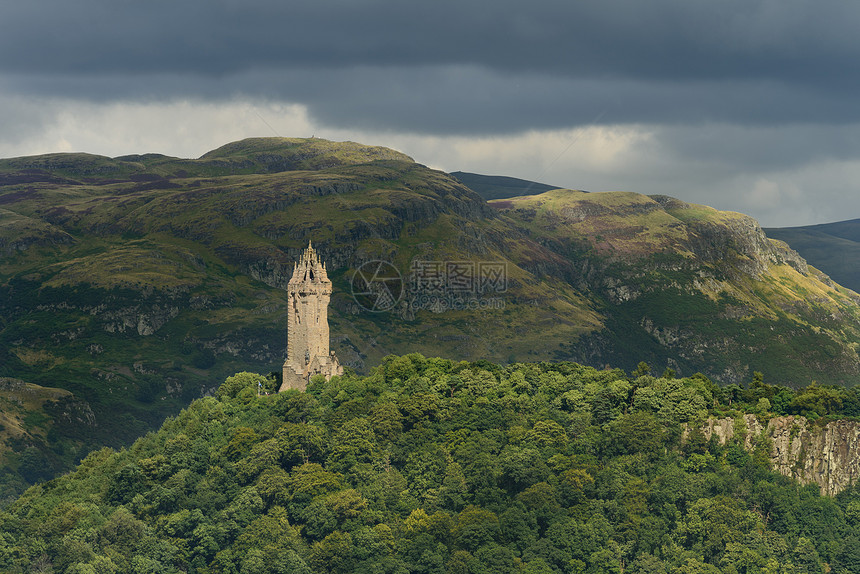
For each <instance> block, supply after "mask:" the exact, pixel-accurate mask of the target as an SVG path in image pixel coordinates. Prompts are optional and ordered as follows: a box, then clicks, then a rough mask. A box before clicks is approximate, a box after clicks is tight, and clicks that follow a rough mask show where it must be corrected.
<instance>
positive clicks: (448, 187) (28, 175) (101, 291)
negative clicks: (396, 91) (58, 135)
mask: <svg viewBox="0 0 860 574" xmlns="http://www.w3.org/2000/svg"><path fill="white" fill-rule="evenodd" d="M308 241H312V242H313V244H314V246H315V248H316V249H317V250H318V252H319V253H320V255H321V258H322V259H323V261H325V262H326V264H327V268H328V270H329V276H330V278H331V279H332V281H333V283H334V290H335V293H334V296H333V298H332V305H331V309H330V312H329V317H330V322H331V332H332V334H333V340H332V348H333V349H334V350H335V351H336V352H337V355H338V357H340V359H341V361H342V362H343V363H345V364H346V365H347V366H349V367H351V368H352V369H354V370H356V371H357V372H360V373H361V372H366V371H367V369H368V366H369V365H373V364H377V363H378V362H379V361H380V360H381V359H382V357H384V356H386V355H388V354H391V353H401V354H402V353H406V352H412V351H415V350H420V351H421V352H423V353H425V354H428V355H439V356H449V357H452V358H454V359H457V360H460V359H464V360H473V361H474V360H481V359H483V360H491V361H495V362H499V363H505V362H515V361H522V360H528V361H540V360H575V361H579V362H582V363H586V364H589V365H594V366H603V365H605V364H613V365H618V366H619V367H620V368H623V369H627V370H632V369H634V368H635V367H636V365H637V364H638V363H639V362H640V361H647V362H649V363H650V364H653V365H658V366H659V368H660V369H663V368H666V367H670V368H671V369H673V370H675V371H676V372H678V373H680V374H683V375H689V374H692V373H695V372H696V371H701V372H702V373H704V374H706V375H707V376H709V377H712V378H713V379H715V380H718V381H720V382H723V383H736V384H742V383H744V382H746V381H749V380H751V378H752V373H753V371H754V370H757V371H761V372H763V373H764V376H765V378H766V380H769V381H775V382H780V383H785V384H790V385H796V386H799V385H805V384H807V383H808V382H809V381H811V380H818V381H819V382H822V383H843V384H850V383H852V382H856V381H857V379H858V375H860V359H858V356H857V353H856V350H855V349H856V346H857V344H858V343H860V332H859V331H858V325H860V323H858V321H860V313H858V306H857V297H858V296H857V295H856V294H855V293H853V292H852V291H849V290H847V289H845V288H843V287H841V286H839V285H838V284H836V283H834V282H833V281H832V280H830V279H829V278H828V277H827V276H826V275H825V274H823V273H821V272H820V271H818V270H816V269H815V268H813V267H811V266H809V265H808V264H807V263H806V262H805V261H804V260H803V259H802V258H801V257H800V256H798V255H797V253H795V252H794V251H792V250H791V249H789V248H788V247H787V246H786V245H785V244H784V243H781V242H778V241H773V240H771V239H768V238H767V237H766V236H765V234H764V233H763V232H762V230H761V228H760V227H759V226H758V224H757V223H756V222H755V221H754V220H752V219H751V218H749V217H746V216H743V215H741V214H734V213H727V212H720V211H717V210H714V209H711V208H708V207H705V206H696V205H690V204H686V203H683V202H681V201H679V200H675V199H671V198H666V197H647V196H643V195H638V194H635V193H620V192H618V193H585V192H581V191H576V190H551V191H545V192H543V193H540V194H536V195H531V196H528V197H521V198H508V199H503V200H496V201H492V202H489V203H488V202H486V201H485V200H484V199H483V198H482V197H481V196H480V195H478V194H477V193H476V192H475V191H473V190H472V189H470V188H469V187H467V186H466V185H464V184H463V183H462V182H460V181H458V180H457V179H455V178H453V177H451V176H450V175H448V174H445V173H443V172H440V171H436V170H432V169H429V168H427V167H425V166H423V165H421V164H418V163H416V162H415V161H413V160H412V159H411V158H409V157H408V156H406V155H404V154H401V153H399V152H396V151H393V150H389V149H386V148H380V147H372V146H364V145H361V144H357V143H351V142H330V141H326V140H321V139H317V138H310V139H287V138H259V139H250V140H243V141H241V142H234V143H231V144H228V145H225V146H223V147H221V148H219V149H217V150H214V151H212V152H209V153H207V154H204V155H203V156H202V157H200V158H198V159H180V158H171V157H167V156H163V155H158V154H145V155H129V156H123V157H119V158H106V157H102V156H95V155H89V154H50V155H45V156H35V157H25V158H13V159H5V160H0V376H5V377H13V378H16V379H18V380H21V381H23V382H24V383H29V384H35V385H40V386H42V387H46V388H58V389H63V390H66V391H69V392H71V393H73V396H74V400H76V401H79V402H80V404H81V405H85V406H86V408H89V409H90V410H91V412H92V414H93V418H92V421H91V422H92V424H91V425H87V426H86V428H85V429H84V430H85V431H86V432H78V433H77V434H75V433H72V432H71V431H70V430H69V429H62V428H58V429H57V430H55V431H54V433H53V434H51V438H50V439H48V438H47V435H46V434H45V435H44V436H43V434H39V433H36V435H34V436H33V437H32V440H30V442H29V443H28V445H27V448H29V449H31V450H30V452H31V453H33V454H34V456H37V460H39V459H38V457H39V456H41V457H42V460H44V461H46V462H45V464H47V463H48V462H50V461H53V460H54V457H55V454H52V453H54V449H56V448H60V449H62V451H63V452H64V453H70V452H79V450H78V449H82V448H83V449H85V448H86V447H87V445H90V446H91V445H95V444H109V445H114V446H119V445H122V444H126V443H127V442H129V441H130V440H133V439H134V438H135V437H136V436H139V435H140V434H141V433H142V432H145V431H146V430H147V429H150V428H152V427H153V426H154V425H157V424H158V423H159V422H160V421H161V420H163V417H164V416H165V415H166V414H169V413H175V412H177V411H178V410H179V409H180V408H181V407H183V406H185V405H187V404H188V403H189V402H190V401H191V400H192V399H194V398H197V397H201V396H205V395H208V394H211V393H212V392H213V391H214V386H213V383H212V381H213V380H223V378H224V377H226V376H228V375H230V374H231V373H234V372H237V371H244V370H254V371H258V372H263V373H268V372H272V371H278V370H279V369H280V365H281V364H282V362H283V353H284V349H285V335H286V333H285V308H284V291H283V289H284V287H285V286H286V283H287V281H288V280H289V277H290V273H291V271H292V267H293V263H294V261H295V260H296V259H297V256H298V254H299V253H300V251H301V249H303V248H304V247H306V246H307V244H308ZM379 262H386V263H390V264H391V265H392V269H393V270H394V273H395V274H396V275H397V276H398V277H399V278H400V281H401V283H400V285H401V286H402V292H401V291H400V290H398V292H397V293H395V294H394V295H396V296H392V297H391V300H392V305H391V306H386V307H385V308H377V309H369V308H368V305H367V304H366V303H367V301H363V300H361V299H360V298H354V297H353V291H354V289H355V288H356V284H355V283H354V281H353V280H354V278H355V277H356V275H355V273H356V271H357V270H358V269H360V268H361V267H362V266H363V265H365V264H369V265H376V264H378V263H379ZM437 264H438V265H440V266H441V267H439V266H437V267H434V265H437ZM448 264H450V265H448ZM433 269H436V270H437V271H438V272H439V273H441V272H442V271H439V270H444V272H445V273H448V274H449V275H446V276H444V277H441V278H442V279H445V280H446V281H448V280H450V282H449V283H445V284H442V285H441V286H440V285H438V284H437V285H436V286H435V287H434V288H433V289H430V288H428V283H427V281H428V278H429V279H432V277H429V276H428V275H427V273H430V272H431V271H432V270H433ZM481 270H484V271H486V272H487V274H486V275H483V276H482V275H480V273H481V272H482V271H481ZM418 271H420V272H422V273H424V275H422V276H417V275H416V273H417V272H418ZM436 279H440V277H438V276H437V277H436ZM422 282H423V283H422ZM369 292H370V293H374V291H372V290H371V291H369ZM82 408H83V406H82ZM34 420H35V419H34ZM50 424H51V423H50V422H46V425H47V426H46V427H45V433H50V431H51V428H50ZM57 445H61V446H59V447H58V446H57ZM64 456H65V455H64ZM6 460H7V462H8V468H10V469H13V470H14V469H19V468H20V467H21V464H22V462H21V460H20V459H16V458H15V457H12V458H7V459H6Z"/></svg>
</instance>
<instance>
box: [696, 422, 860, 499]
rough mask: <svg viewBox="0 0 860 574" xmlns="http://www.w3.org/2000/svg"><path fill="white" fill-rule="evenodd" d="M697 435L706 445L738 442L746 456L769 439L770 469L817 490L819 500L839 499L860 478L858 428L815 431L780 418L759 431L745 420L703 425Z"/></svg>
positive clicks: (831, 426)
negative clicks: (822, 497) (823, 497)
mask: <svg viewBox="0 0 860 574" xmlns="http://www.w3.org/2000/svg"><path fill="white" fill-rule="evenodd" d="M700 430H701V432H702V434H703V435H704V436H705V438H706V439H708V440H710V438H711V436H712V435H716V437H717V440H718V441H719V443H720V444H726V443H727V442H728V441H730V440H732V439H733V438H735V436H738V437H739V438H740V437H741V436H742V437H743V442H744V447H745V448H746V449H747V450H752V449H753V448H754V447H755V445H756V444H757V442H758V441H759V440H761V439H762V438H765V439H770V441H771V452H770V462H771V467H772V468H773V469H774V470H775V471H776V472H778V473H780V474H782V475H783V476H788V477H791V478H794V479H796V480H798V481H800V482H801V483H803V484H810V483H815V484H817V485H818V486H819V487H820V488H821V494H823V495H828V496H834V495H836V494H839V493H840V492H842V491H843V490H844V489H845V488H847V487H848V486H849V485H851V484H852V483H854V482H856V481H857V479H858V478H860V422H855V421H845V420H840V421H833V422H830V423H827V424H826V425H824V426H823V427H820V426H814V425H812V424H810V422H809V421H808V420H807V419H806V418H805V417H801V416H783V417H774V418H772V419H770V420H769V421H768V422H767V426H763V425H762V424H761V422H759V420H758V418H757V417H756V416H755V415H753V414H746V415H744V417H743V418H742V419H733V418H724V419H714V418H711V419H708V420H707V421H705V423H704V424H703V425H702V426H701V427H700ZM762 431H764V433H762Z"/></svg>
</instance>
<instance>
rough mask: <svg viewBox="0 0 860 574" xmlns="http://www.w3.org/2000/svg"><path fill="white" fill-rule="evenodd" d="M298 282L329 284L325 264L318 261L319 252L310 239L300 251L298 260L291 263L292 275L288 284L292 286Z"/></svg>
mask: <svg viewBox="0 0 860 574" xmlns="http://www.w3.org/2000/svg"><path fill="white" fill-rule="evenodd" d="M300 283H315V284H328V285H331V281H329V278H328V273H327V272H326V269H325V264H324V263H321V262H320V258H319V254H318V253H317V251H316V249H314V248H313V246H312V245H311V242H310V241H308V248H307V249H305V250H304V251H303V252H302V254H301V257H299V260H298V261H297V262H296V263H295V264H294V265H293V276H292V278H291V279H290V283H289V284H290V285H291V286H292V285H298V284H300Z"/></svg>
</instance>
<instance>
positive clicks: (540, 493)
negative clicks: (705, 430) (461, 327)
mask: <svg viewBox="0 0 860 574" xmlns="http://www.w3.org/2000/svg"><path fill="white" fill-rule="evenodd" d="M649 373H650V368H648V366H647V365H640V366H639V367H638V368H637V370H636V372H634V373H633V374H631V375H627V374H625V373H623V372H621V371H618V370H603V371H598V370H595V369H592V368H588V367H583V366H581V365H577V364H573V363H558V364H550V363H541V364H512V365H507V366H498V365H491V364H489V363H472V364H470V363H454V362H451V361H446V360H444V359H427V358H425V357H423V356H421V355H418V354H410V355H406V356H404V357H389V358H387V359H386V360H385V361H383V363H382V365H381V366H380V367H378V368H377V369H376V370H375V371H374V372H372V373H371V374H370V375H369V376H366V377H358V376H355V375H353V374H347V375H345V376H342V377H334V378H333V379H332V380H331V381H325V380H322V379H314V380H313V381H312V382H311V384H310V385H309V387H308V390H307V392H306V393H299V392H296V391H288V392H285V393H281V394H278V395H273V396H265V395H263V396H259V397H258V396H257V392H256V389H257V388H258V385H259V384H264V383H265V381H266V379H265V378H264V377H261V376H259V375H255V374H252V373H239V374H237V375H235V376H234V377H230V378H228V379H227V381H226V382H225V383H224V384H223V385H222V386H221V388H220V389H219V390H218V392H217V393H216V396H215V397H210V398H205V399H200V400H197V401H195V402H193V403H192V404H191V405H190V406H189V407H188V408H187V409H185V410H184V411H183V412H182V413H181V414H179V415H178V416H177V417H175V418H173V419H169V420H168V421H166V422H165V423H164V425H163V426H162V428H161V429H160V430H159V431H158V432H153V433H150V434H148V435H147V436H145V437H143V438H141V439H139V440H138V441H137V442H135V443H134V445H133V446H131V447H130V448H128V449H126V450H122V451H119V452H114V451H111V450H109V449H103V450H101V451H98V452H94V453H92V454H90V455H89V456H88V457H87V458H86V459H85V460H84V461H83V462H82V463H81V464H80V466H79V467H78V469H77V470H76V471H74V472H73V473H71V474H68V475H66V476H63V477H60V478H57V479H54V480H51V481H49V482H46V483H44V484H41V485H37V486H35V487H33V488H31V489H30V490H28V491H27V492H26V493H25V494H24V495H23V496H22V497H21V498H20V499H19V500H18V501H16V502H15V503H13V504H12V505H11V506H9V507H8V508H6V509H5V511H3V512H0V571H3V572H13V573H14V572H21V573H23V572H56V573H97V574H102V573H112V574H118V573H126V572H128V573H139V572H153V573H156V572H157V573H162V572H164V573H174V572H176V573H178V572H198V573H207V574H215V573H225V574H226V573H230V574H252V573H253V574H264V573H280V572H391V573H394V572H397V573H400V572H403V573H407V572H418V573H423V572H427V573H431V572H432V573H443V572H464V573H477V572H493V573H495V572H521V573H542V574H547V573H573V572H583V573H595V574H596V573H606V572H619V573H620V572H643V573H644V572H648V573H658V574H659V573H670V572H671V573H686V572H690V573H693V572H696V573H699V572H704V573H709V572H728V573H743V574H746V573H750V574H751V573H762V574H764V573H783V572H784V573H789V572H790V573H799V572H806V573H810V572H816V573H818V572H824V571H825V570H827V569H829V570H828V571H831V572H835V573H852V572H855V573H856V572H860V553H858V552H860V551H858V547H860V542H858V541H860V490H858V489H856V488H852V489H848V490H846V491H845V492H843V493H842V494H840V495H839V496H838V497H836V498H835V499H829V498H823V497H821V496H820V495H819V494H818V491H817V489H816V488H815V487H802V486H800V485H798V484H796V483H794V482H792V481H790V480H788V479H786V478H784V477H782V476H779V475H776V474H774V473H772V472H771V471H770V469H769V468H768V466H767V460H766V458H763V457H762V456H760V455H759V453H758V452H757V451H756V452H748V451H746V450H745V449H744V448H743V446H742V445H741V444H739V443H738V442H732V443H729V444H727V445H719V444H718V443H716V442H715V441H706V440H704V437H702V436H701V434H700V433H699V434H697V433H696V432H690V433H687V438H686V439H684V440H682V434H683V433H682V432H681V425H682V424H692V425H691V426H695V423H696V422H698V421H700V420H701V419H703V418H704V417H707V416H714V415H719V416H735V417H740V416H741V415H742V414H743V413H744V412H745V411H748V412H756V413H757V414H759V415H760V416H765V417H766V416H773V415H774V414H776V413H796V414H806V415H807V416H810V415H813V413H814V416H813V418H819V420H825V419H826V418H827V417H832V416H852V415H856V414H858V413H856V412H855V411H854V410H852V409H856V408H857V404H858V401H857V396H856V393H855V391H854V390H853V389H836V388H829V387H819V386H817V385H811V386H810V387H808V388H806V389H801V390H799V391H791V390H789V389H785V388H781V387H776V386H771V385H768V384H766V383H765V382H764V381H763V380H761V378H760V377H759V378H756V379H755V380H754V381H753V384H751V385H750V386H749V388H741V387H736V388H725V389H721V388H718V387H716V386H715V385H713V383H711V382H710V381H708V380H707V379H706V378H704V377H702V376H701V375H696V376H693V377H688V378H680V377H677V376H674V374H673V373H664V376H662V377H660V378H655V377H653V376H652V375H650V374H649Z"/></svg>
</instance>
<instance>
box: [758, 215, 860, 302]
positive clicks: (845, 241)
mask: <svg viewBox="0 0 860 574" xmlns="http://www.w3.org/2000/svg"><path fill="white" fill-rule="evenodd" d="M765 232H766V233H767V235H768V236H769V237H773V238H774V239H781V240H782V241H785V242H786V243H788V244H789V245H791V247H792V248H793V249H796V250H797V252H798V253H800V255H802V256H803V257H804V259H806V260H807V261H809V263H811V264H812V265H814V266H815V267H817V268H819V269H821V270H822V271H824V272H825V273H827V274H828V275H830V277H831V278H833V280H834V281H836V282H837V283H839V284H840V285H844V286H845V287H848V288H849V289H853V290H854V291H857V292H860V219H852V220H850V221H839V222H837V223H824V224H819V225H806V226H801V227H782V228H768V229H765Z"/></svg>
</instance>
